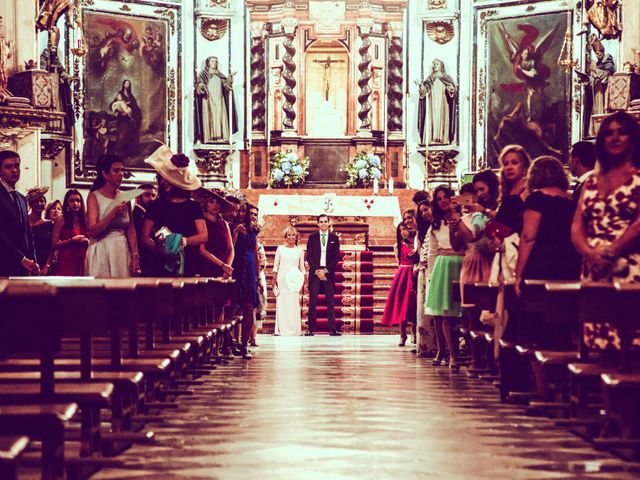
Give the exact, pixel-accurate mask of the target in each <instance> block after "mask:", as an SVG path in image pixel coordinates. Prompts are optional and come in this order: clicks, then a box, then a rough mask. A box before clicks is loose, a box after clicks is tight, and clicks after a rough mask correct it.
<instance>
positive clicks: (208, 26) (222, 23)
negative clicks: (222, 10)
mask: <svg viewBox="0 0 640 480" xmlns="http://www.w3.org/2000/svg"><path fill="white" fill-rule="evenodd" d="M228 29H229V20H227V19H217V18H203V19H202V22H201V23H200V33H201V34H202V36H203V37H204V38H206V39H207V40H209V41H210V42H212V41H214V40H219V39H221V38H222V37H224V34H225V33H227V30H228Z"/></svg>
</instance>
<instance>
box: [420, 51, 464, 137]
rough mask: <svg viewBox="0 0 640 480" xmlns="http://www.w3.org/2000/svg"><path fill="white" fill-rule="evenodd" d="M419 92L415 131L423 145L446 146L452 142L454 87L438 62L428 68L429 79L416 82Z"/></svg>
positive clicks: (455, 89)
mask: <svg viewBox="0 0 640 480" xmlns="http://www.w3.org/2000/svg"><path fill="white" fill-rule="evenodd" d="M416 84H417V85H418V87H419V90H420V101H419V105H418V131H419V132H420V143H421V144H424V145H433V144H440V145H449V144H451V143H452V142H453V139H454V138H455V124H456V118H455V117H456V115H455V112H456V98H457V91H458V89H457V86H456V83H455V82H454V80H453V78H451V77H450V76H449V75H447V72H446V71H445V67H444V63H443V62H442V60H438V59H436V60H434V61H433V63H432V64H431V75H429V76H428V77H427V78H425V79H424V80H423V81H422V82H416Z"/></svg>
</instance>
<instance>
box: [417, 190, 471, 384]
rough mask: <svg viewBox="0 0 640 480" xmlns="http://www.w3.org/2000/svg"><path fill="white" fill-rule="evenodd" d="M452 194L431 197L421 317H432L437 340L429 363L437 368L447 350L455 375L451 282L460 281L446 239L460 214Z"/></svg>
mask: <svg viewBox="0 0 640 480" xmlns="http://www.w3.org/2000/svg"><path fill="white" fill-rule="evenodd" d="M452 197H453V190H451V188H449V187H447V186H444V185H441V186H439V187H438V188H436V190H435V192H434V194H433V198H434V201H433V222H432V223H431V227H430V228H429V232H428V233H427V239H428V240H427V241H428V242H429V247H428V251H429V254H428V256H429V260H428V266H427V281H429V282H430V283H429V288H428V290H427V299H426V302H425V313H426V314H427V315H433V316H434V317H435V318H434V322H435V327H436V337H437V339H438V354H437V355H436V358H435V359H434V360H433V363H434V365H439V364H440V363H441V362H442V360H443V359H444V355H445V348H446V346H447V345H448V347H449V355H450V361H449V367H450V368H451V369H452V370H454V371H459V370H460V367H459V365H458V345H457V339H456V338H455V336H454V334H453V324H454V323H455V321H456V319H457V318H458V317H460V315H461V312H460V303H459V302H455V301H454V299H453V282H455V281H457V280H459V279H460V268H461V267H462V254H463V252H461V251H456V250H454V249H453V247H452V246H451V237H450V235H451V234H453V233H454V232H455V231H457V229H458V226H459V223H460V214H459V212H456V211H455V210H454V208H453V206H452V204H451V199H452Z"/></svg>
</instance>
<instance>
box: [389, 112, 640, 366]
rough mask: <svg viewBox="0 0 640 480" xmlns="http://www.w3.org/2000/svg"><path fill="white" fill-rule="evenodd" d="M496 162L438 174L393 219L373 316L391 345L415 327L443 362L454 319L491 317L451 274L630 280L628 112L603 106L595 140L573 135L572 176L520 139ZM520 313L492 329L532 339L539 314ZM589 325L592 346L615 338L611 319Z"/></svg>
mask: <svg viewBox="0 0 640 480" xmlns="http://www.w3.org/2000/svg"><path fill="white" fill-rule="evenodd" d="M498 163H499V165H500V171H499V173H498V175H496V173H494V172H493V171H491V170H485V171H481V172H479V173H477V174H476V175H474V177H473V179H472V181H471V182H470V183H468V184H464V185H462V186H461V188H460V191H459V192H458V194H457V195H456V194H455V193H454V191H453V190H452V189H451V188H449V187H447V186H439V187H437V188H436V189H435V191H434V192H433V194H432V197H431V196H430V195H429V193H428V192H418V194H416V196H415V197H414V203H415V204H416V210H408V211H407V212H405V214H404V215H403V220H402V222H401V223H400V224H399V225H398V229H397V245H396V255H397V259H398V272H397V273H396V275H395V277H394V279H393V281H392V285H391V288H390V291H389V293H388V298H387V302H386V306H385V311H384V314H383V317H382V323H383V325H388V326H391V325H399V327H400V346H404V345H405V344H406V341H407V337H408V331H409V330H411V331H414V332H415V335H414V337H413V340H414V343H416V344H417V345H416V348H415V349H414V352H415V353H418V354H420V355H422V356H427V357H433V363H434V365H440V364H442V363H445V361H446V363H447V364H448V365H449V367H450V368H451V369H452V370H454V371H456V370H458V369H459V362H458V346H459V339H458V338H457V336H456V334H455V329H454V327H456V326H463V327H467V328H468V329H469V330H471V329H475V328H477V327H478V326H479V325H481V324H482V322H485V323H486V324H488V325H491V324H492V322H494V321H495V317H496V315H497V314H496V313H495V312H486V311H484V312H481V311H480V310H479V309H477V308H476V307H475V306H474V305H472V304H470V303H468V302H465V299H464V296H463V295H462V292H460V294H458V295H457V294H454V288H458V287H457V286H454V285H457V284H459V285H460V288H461V289H462V288H464V285H465V284H466V283H476V282H483V283H486V282H507V283H508V282H513V283H514V284H515V291H516V294H517V295H519V296H522V295H523V288H522V286H523V284H524V281H525V280H534V279H535V280H575V281H578V280H580V281H585V282H588V281H606V282H612V281H619V282H640V240H639V238H638V237H639V236H640V128H639V126H638V124H637V122H636V121H635V120H634V119H633V117H631V116H629V115H628V114H626V113H623V112H619V113H614V114H612V115H610V116H609V117H607V118H606V119H605V120H604V121H603V123H602V125H601V128H600V130H599V133H598V135H597V138H596V142H595V145H594V144H592V143H590V142H578V143H576V144H575V145H574V146H573V147H572V149H571V151H570V152H569V162H568V167H569V170H570V172H571V174H572V176H573V178H574V179H575V181H574V183H573V184H572V185H570V181H569V176H568V174H567V171H566V169H565V166H564V165H563V164H562V162H561V161H560V160H559V159H558V158H556V157H552V156H546V155H545V156H540V157H537V158H535V159H531V157H530V155H529V154H528V152H527V151H526V149H525V148H524V147H522V146H520V145H508V146H506V147H504V148H503V149H502V151H501V153H500V155H499V158H498ZM411 267H413V274H411V273H410V272H411V270H412V269H411ZM459 299H461V301H459ZM526 320H527V321H524V322H517V321H513V322H509V323H508V324H506V325H503V327H504V331H502V332H501V335H503V336H504V337H505V338H511V339H519V340H521V339H523V338H524V339H527V340H529V341H532V342H536V341H537V340H538V339H539V338H538V337H539V336H540V335H544V334H545V331H546V332H548V331H549V330H545V325H543V324H540V322H544V321H545V320H544V319H541V317H540V316H538V317H536V319H535V321H532V319H531V318H527V319H526ZM591 328H592V329H591V330H590V331H589V325H587V326H586V327H585V338H590V341H588V343H589V344H590V345H591V346H592V347H600V348H607V347H610V346H611V344H614V343H615V338H616V332H615V330H614V329H611V328H609V327H608V326H607V325H604V326H598V327H597V328H598V329H597V330H596V327H591ZM468 347H469V348H470V349H471V350H472V349H473V347H474V346H473V344H472V345H469V346H468ZM469 353H470V356H471V359H472V363H471V365H470V370H473V369H474V368H481V367H482V365H476V364H474V362H475V360H476V359H477V358H479V357H480V356H479V355H477V354H476V353H477V352H473V351H470V352H469ZM447 360H448V361H447Z"/></svg>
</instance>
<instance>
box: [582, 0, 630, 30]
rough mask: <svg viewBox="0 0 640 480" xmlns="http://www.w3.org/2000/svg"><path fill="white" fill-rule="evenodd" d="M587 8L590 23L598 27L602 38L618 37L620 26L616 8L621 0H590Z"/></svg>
mask: <svg viewBox="0 0 640 480" xmlns="http://www.w3.org/2000/svg"><path fill="white" fill-rule="evenodd" d="M588 3H591V5H590V6H589V7H588V9H587V16H588V17H589V21H590V22H591V24H592V25H593V26H594V27H596V28H597V29H598V31H599V32H600V35H602V37H603V38H618V36H619V35H620V33H621V32H622V26H621V25H620V21H619V19H618V9H619V7H620V4H621V3H622V0H592V1H591V2H588Z"/></svg>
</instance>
